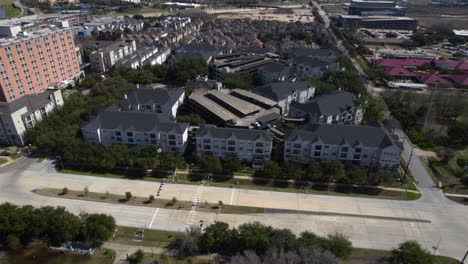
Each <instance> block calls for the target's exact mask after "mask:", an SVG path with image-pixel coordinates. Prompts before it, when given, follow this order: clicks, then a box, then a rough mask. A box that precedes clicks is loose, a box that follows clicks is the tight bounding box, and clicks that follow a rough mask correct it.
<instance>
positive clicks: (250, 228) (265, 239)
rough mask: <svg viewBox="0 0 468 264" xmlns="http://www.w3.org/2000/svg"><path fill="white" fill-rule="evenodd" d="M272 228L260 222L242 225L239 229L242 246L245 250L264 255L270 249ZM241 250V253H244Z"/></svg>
mask: <svg viewBox="0 0 468 264" xmlns="http://www.w3.org/2000/svg"><path fill="white" fill-rule="evenodd" d="M271 231H272V228H271V227H270V226H265V225H262V224H260V223H259V222H253V223H247V224H242V225H240V226H239V228H238V232H239V239H240V245H241V246H242V247H243V250H247V249H249V250H253V251H255V252H257V253H258V254H263V253H265V252H266V250H267V249H268V248H269V247H270V243H271V240H270V234H271ZM243 250H241V251H243Z"/></svg>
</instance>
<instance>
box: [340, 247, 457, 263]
mask: <svg viewBox="0 0 468 264" xmlns="http://www.w3.org/2000/svg"><path fill="white" fill-rule="evenodd" d="M390 256H391V251H387V250H376V249H364V248H355V249H353V254H352V255H351V258H350V259H348V260H346V261H344V262H343V264H367V263H379V262H378V261H382V260H384V259H385V258H388V257H390ZM458 263H460V262H459V261H457V260H455V259H453V258H449V257H442V256H436V257H435V261H434V264H458Z"/></svg>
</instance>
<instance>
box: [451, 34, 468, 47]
mask: <svg viewBox="0 0 468 264" xmlns="http://www.w3.org/2000/svg"><path fill="white" fill-rule="evenodd" d="M448 41H449V42H450V44H452V45H453V46H458V45H461V44H464V43H465V40H464V39H463V38H462V37H459V36H456V35H453V36H452V37H450V38H449V39H448Z"/></svg>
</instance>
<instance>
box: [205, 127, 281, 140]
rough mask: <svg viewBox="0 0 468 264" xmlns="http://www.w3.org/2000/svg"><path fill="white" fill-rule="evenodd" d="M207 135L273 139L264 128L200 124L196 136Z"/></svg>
mask: <svg viewBox="0 0 468 264" xmlns="http://www.w3.org/2000/svg"><path fill="white" fill-rule="evenodd" d="M203 136H209V137H211V138H221V139H227V138H229V137H231V136H234V137H235V138H237V139H240V140H257V139H259V138H261V139H263V140H265V141H271V140H273V135H272V134H271V132H270V131H266V130H251V129H246V128H227V127H216V126H214V125H207V124H202V125H200V129H199V130H198V131H197V136H196V137H203Z"/></svg>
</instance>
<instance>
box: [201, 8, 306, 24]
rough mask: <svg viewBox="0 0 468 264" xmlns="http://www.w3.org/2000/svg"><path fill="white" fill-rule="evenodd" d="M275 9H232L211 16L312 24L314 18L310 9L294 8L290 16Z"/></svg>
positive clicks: (216, 12) (215, 12) (217, 11)
mask: <svg viewBox="0 0 468 264" xmlns="http://www.w3.org/2000/svg"><path fill="white" fill-rule="evenodd" d="M275 10H276V8H258V9H252V8H242V9H241V8H233V9H215V10H213V11H212V12H210V13H212V14H218V17H219V18H231V19H238V18H250V19H258V20H278V21H285V22H296V21H301V22H304V23H306V22H313V21H314V17H313V16H312V12H311V10H310V9H308V8H306V9H303V8H295V9H292V10H293V12H294V13H292V14H278V13H276V12H275Z"/></svg>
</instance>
